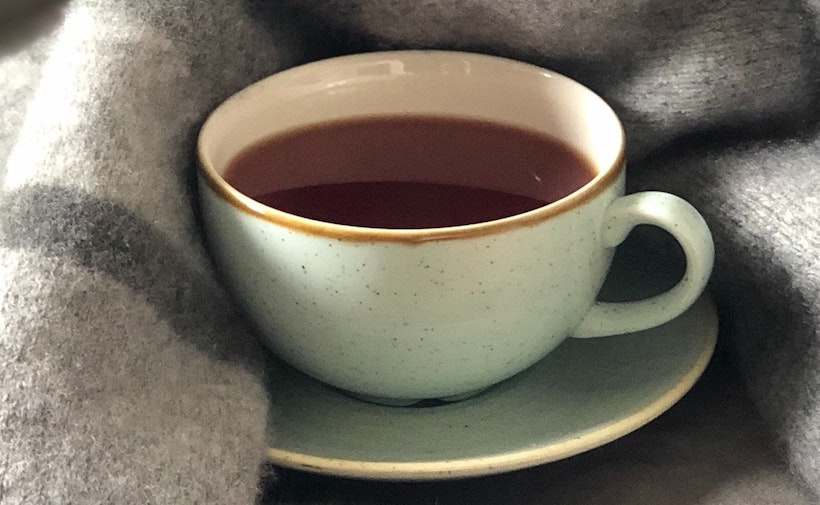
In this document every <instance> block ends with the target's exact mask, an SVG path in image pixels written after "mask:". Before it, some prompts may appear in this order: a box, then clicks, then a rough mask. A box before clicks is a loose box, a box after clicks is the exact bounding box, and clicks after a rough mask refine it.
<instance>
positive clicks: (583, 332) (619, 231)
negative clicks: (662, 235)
mask: <svg viewBox="0 0 820 505" xmlns="http://www.w3.org/2000/svg"><path fill="white" fill-rule="evenodd" d="M639 224H651V225H654V226H658V227H660V228H662V229H664V230H666V231H668V232H669V233H670V234H672V236H673V237H674V238H675V240H677V241H678V242H679V243H680V245H681V247H682V248H683V252H684V254H685V255H686V271H685V272H684V274H683V278H682V279H681V280H680V282H678V283H677V284H676V285H675V286H674V287H673V288H672V289H670V290H669V291H666V292H664V293H661V294H660V295H657V296H653V297H651V298H647V299H645V300H639V301H635V302H623V303H607V302H595V304H594V305H593V306H592V308H591V309H590V310H589V312H587V314H586V316H585V317H584V319H583V321H581V324H580V325H579V326H578V327H577V328H576V329H575V332H574V334H573V337H576V338H591V337H604V336H607V335H618V334H621V333H631V332H635V331H641V330H645V329H648V328H652V327H655V326H659V325H661V324H663V323H665V322H667V321H670V320H672V319H674V318H676V317H677V316H679V315H680V314H682V313H683V312H684V311H685V310H686V309H688V308H689V306H691V305H692V304H693V303H694V302H695V300H697V299H698V297H699V296H700V294H701V293H702V292H703V290H704V288H705V287H706V283H707V282H708V280H709V275H710V274H711V273H712V265H713V264H714V257H715V246H714V242H713V241H712V234H711V233H710V232H709V227H708V226H707V225H706V222H705V221H704V220H703V217H702V216H701V215H700V214H699V213H698V211H697V210H695V208H694V207H692V206H691V205H690V204H689V203H688V202H686V201H685V200H683V199H682V198H679V197H677V196H674V195H670V194H669V193H661V192H658V191H647V192H644V193H636V194H632V195H628V196H622V197H620V198H618V199H616V200H615V201H614V202H612V204H611V205H610V206H609V208H607V210H606V213H605V215H604V219H603V224H602V230H601V231H602V233H601V242H602V244H603V246H604V247H615V246H617V245H618V244H620V243H621V242H623V241H624V239H626V236H627V235H628V234H629V232H630V231H631V230H632V228H634V227H635V226H637V225H639Z"/></svg>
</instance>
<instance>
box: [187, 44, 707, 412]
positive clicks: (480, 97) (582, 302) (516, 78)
mask: <svg viewBox="0 0 820 505" xmlns="http://www.w3.org/2000/svg"><path fill="white" fill-rule="evenodd" d="M388 113H389V114H397V113H401V114H405V113H412V114H427V113H429V114H438V115H442V114H443V115H450V116H461V117H472V118H480V119H492V120H495V121H501V122H506V123H511V124H515V125H519V126H522V127H526V128H535V129H537V130H539V131H542V132H544V133H548V134H550V135H553V136H555V137H558V138H560V139H562V140H563V141H565V142H567V143H569V144H571V145H574V146H575V147H577V148H578V149H579V150H580V151H582V152H583V153H585V154H586V156H587V157H588V158H589V159H590V160H591V161H593V162H594V165H595V167H596V170H597V172H598V173H597V176H596V177H595V178H594V179H593V181H592V182H590V183H589V184H587V185H586V186H584V187H583V188H581V189H580V190H578V191H576V192H575V193H573V194H571V195H569V196H567V197H566V198H563V199H561V200H559V201H558V202H555V203H554V204H550V205H547V206H545V207H542V208H540V209H536V210H534V211H531V212H528V213H524V214H520V215H518V216H513V217H510V218H505V219H500V220H497V221H492V222H488V223H479V224H474V225H467V226H458V227H451V228H437V229H428V230H384V229H368V228H356V227H350V226H342V225H333V224H329V223H322V222H318V221H313V220H309V219H305V218H301V217H298V216H293V215H290V214H286V213H284V212H280V211H277V210H275V209H271V208H267V207H265V206H263V205H261V204H258V203H256V202H254V201H253V200H251V199H249V198H247V197H245V196H244V195H241V194H239V193H238V192H237V191H236V190H234V189H233V188H231V187H230V186H228V185H227V184H226V183H225V182H224V180H222V179H221V177H220V173H221V171H224V169H225V166H226V163H227V161H228V160H229V159H230V158H231V157H232V156H234V155H235V154H236V153H237V152H238V151H239V150H241V149H242V148H243V147H245V146H247V145H249V144H250V143H252V142H254V141H255V140H258V139H261V138H264V137H265V136H268V135H270V134H272V133H275V132H277V131H284V130H287V129H289V128H292V127H294V126H297V125H304V124H310V123H314V122H317V121H322V120H327V119H333V118H338V117H350V116H361V115H367V114H388ZM623 142H624V139H623V130H622V128H621V126H620V123H619V121H618V119H617V117H616V116H615V114H614V113H613V112H612V110H611V109H610V108H609V107H608V106H607V105H606V103H604V102H603V100H601V99H600V98H599V97H598V96H597V95H595V94H594V93H592V92H591V91H589V90H588V89H587V88H585V87H583V86H581V85H580V84H578V83H576V82H574V81H572V80H570V79H568V78H566V77H563V76H560V75H558V74H555V73H552V72H548V71H546V70H543V69H539V68H537V67H533V66H530V65H525V64H522V63H518V62H513V61H510V60H504V59H500V58H493V57H488V56H480V55H471V54H464V53H451V52H420V51H408V52H389V53H374V54H366V55H356V56H350V57H344V58H338V59H333V60H327V61H324V62H318V63H313V64H309V65H306V66H304V67H299V68H295V69H291V70H288V71H286V72H283V73H281V74H277V75H274V76H271V77H269V78H267V79H265V80H263V81H261V82H259V83H257V84H255V85H253V86H251V87H250V88H248V89H246V90H245V91H242V92H241V93H239V94H238V95H236V96H235V97H233V98H231V99H229V100H228V101H227V102H226V103H225V104H223V105H222V106H220V107H219V108H218V109H217V110H216V111H214V113H213V114H212V115H211V117H210V118H209V119H208V121H207V122H206V124H205V125H204V127H203V129H202V133H201V135H200V146H199V147H200V158H201V161H202V170H201V172H200V182H201V188H202V190H201V192H200V193H201V198H202V208H203V217H204V221H205V223H206V227H207V235H208V238H209V242H210V245H211V251H212V253H213V255H214V258H215V260H216V262H217V264H218V265H219V266H220V268H221V269H222V271H223V273H224V274H225V278H226V280H227V282H228V283H229V284H230V285H231V287H232V289H233V292H234V293H235V295H236V296H237V298H238V299H239V301H240V302H241V303H242V304H243V305H244V307H245V309H246V311H247V312H248V314H249V315H250V316H251V317H252V319H253V320H254V321H255V322H256V323H257V325H258V326H259V327H260V328H261V329H262V330H263V331H264V333H265V336H266V339H267V342H268V344H269V345H270V346H271V348H272V349H273V350H274V351H275V352H276V353H277V354H278V355H279V356H281V357H282V358H283V359H285V360H286V361H287V362H288V363H290V364H292V365H293V366H295V367H296V368H298V369H300V370H302V371H304V372H306V373H308V374H310V375H312V376H313V377H316V378H318V379H320V380H322V381H325V382H327V383H329V384H332V385H334V386H337V387H340V388H343V389H346V390H349V391H352V392H355V393H358V394H361V395H367V396H369V397H376V398H387V399H391V401H396V400H398V401H413V400H415V399H419V398H441V397H451V396H458V395H464V394H466V393H470V392H473V391H477V390H481V389H483V388H486V387H488V386H490V385H492V384H495V383H497V382H499V381H501V380H504V379H506V378H508V377H510V376H512V375H514V374H516V373H518V372H520V371H522V370H525V369H526V368H528V367H529V366H531V365H532V364H534V363H536V362H537V361H538V360H540V359H541V358H542V357H543V356H544V355H546V354H547V353H548V352H550V351H551V350H552V349H554V348H555V347H556V346H557V345H558V344H560V343H561V342H562V341H563V340H564V339H566V338H567V337H568V336H570V335H573V336H576V337H590V336H601V335H606V334H613V333H622V332H625V331H634V330H637V329H641V328H646V327H649V326H654V325H657V324H660V323H662V322H664V321H667V320H669V319H671V318H672V317H675V316H676V315H678V314H680V313H681V312H682V311H683V310H685V309H686V308H687V307H688V306H689V305H690V304H691V303H692V302H693V301H694V300H695V299H696V298H697V296H698V295H699V294H700V293H701V291H702V289H703V287H704V285H705V283H706V280H707V278H708V276H709V273H710V271H711V266H712V256H713V250H712V242H711V236H710V235H709V231H708V229H707V227H706V225H705V223H704V222H703V219H702V218H701V217H700V215H699V214H698V213H697V212H696V211H695V210H694V209H693V208H692V207H691V206H690V205H689V204H687V203H686V202H684V201H683V200H681V199H679V198H677V197H674V196H672V195H668V194H663V193H642V194H638V195H630V196H628V197H622V196H621V195H623V188H624V161H623ZM300 168H301V167H294V169H293V170H292V171H289V172H287V173H281V174H276V175H277V176H276V177H271V178H270V179H268V181H269V182H268V184H274V186H272V187H270V188H266V189H265V191H262V190H261V189H260V192H266V191H267V190H272V189H285V188H287V187H294V186H300V185H305V184H319V183H325V182H342V181H355V180H427V181H432V182H440V183H451V184H452V183H465V181H467V180H469V179H467V177H468V175H469V173H470V167H454V168H453V170H452V171H450V172H447V173H425V172H424V167H419V173H414V174H398V173H396V174H394V173H390V172H389V167H388V168H385V170H384V171H383V172H379V173H374V174H369V173H360V172H359V171H358V170H359V167H357V166H356V165H355V164H341V165H340V166H339V167H330V168H329V169H328V170H326V171H325V172H323V173H306V171H304V170H301V169H300ZM514 177H530V178H532V177H535V179H536V180H538V181H540V180H541V179H539V178H538V177H537V174H515V173H514V172H513V171H504V170H501V169H500V170H499V173H498V175H497V177H495V178H494V179H491V180H486V181H482V186H483V187H486V188H488V189H498V190H502V191H503V190H508V189H509V188H507V187H506V185H507V184H510V181H511V179H512V178H514ZM544 183H547V182H544ZM531 184H532V183H530V185H531ZM515 187H520V185H517V186H515ZM642 223H647V224H654V225H657V226H660V227H662V228H664V229H666V230H668V231H669V232H670V233H671V234H672V235H673V236H675V237H676V238H677V239H678V241H679V242H680V243H681V245H682V247H683V250H684V251H685V253H686V255H687V259H688V270H687V273H686V275H685V276H684V277H683V279H682V281H681V282H680V283H679V284H678V285H677V286H676V287H675V288H673V289H671V290H670V291H668V292H667V293H664V294H663V295H660V296H658V297H655V298H652V299H650V300H645V301H642V302H637V303H630V304H601V303H595V297H596V294H597V292H598V290H599V288H600V286H601V283H602V282H603V279H604V276H605V274H606V272H607V269H608V267H609V263H610V260H611V257H612V253H613V251H614V249H613V247H614V246H616V245H617V244H618V243H619V242H621V241H622V240H623V239H624V237H625V236H626V235H627V233H628V232H629V231H630V230H631V229H632V227H634V226H635V225H637V224H642Z"/></svg>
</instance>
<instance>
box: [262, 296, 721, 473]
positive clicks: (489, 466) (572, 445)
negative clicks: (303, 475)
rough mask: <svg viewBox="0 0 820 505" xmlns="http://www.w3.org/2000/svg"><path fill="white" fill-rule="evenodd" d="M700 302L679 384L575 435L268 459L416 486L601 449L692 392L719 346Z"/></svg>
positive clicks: (710, 307)
mask: <svg viewBox="0 0 820 505" xmlns="http://www.w3.org/2000/svg"><path fill="white" fill-rule="evenodd" d="M702 303H704V307H703V311H704V315H703V318H704V320H705V319H706V318H707V317H708V318H709V320H710V323H709V325H708V330H707V331H708V335H706V334H705V333H706V332H704V337H703V339H704V343H703V349H701V351H700V353H699V354H698V356H697V358H696V359H695V360H693V362H692V364H691V365H690V367H689V369H688V371H687V372H686V373H685V374H684V375H683V376H682V377H681V378H680V380H679V381H678V382H677V383H676V384H675V385H674V386H673V387H671V388H670V389H669V390H667V391H666V392H664V393H663V394H661V395H659V396H658V397H657V398H655V399H654V400H653V401H652V402H650V403H648V404H647V405H646V406H644V407H643V408H641V409H640V410H638V411H636V412H633V413H631V414H630V415H628V416H625V417H621V418H618V419H615V420H614V421H612V422H610V423H608V424H604V425H601V426H599V427H597V428H593V429H590V430H588V431H587V432H585V433H582V434H579V436H576V437H572V438H569V439H567V440H564V441H561V442H558V443H549V444H546V445H543V446H539V447H534V448H530V449H525V450H516V451H512V452H507V453H498V454H493V455H489V456H481V457H472V458H463V459H452V460H431V461H412V462H408V461H395V462H392V461H368V460H355V459H342V458H329V457H325V456H316V455H311V454H303V453H299V452H294V451H288V450H283V449H276V448H274V447H268V448H267V450H266V456H267V459H268V461H269V462H271V463H273V464H276V465H280V466H283V467H287V468H291V469H296V470H304V471H307V472H311V473H320V474H325V475H333V476H338V477H352V478H365V479H371V480H402V481H414V480H439V479H451V478H458V477H477V476H482V475H493V474H498V473H503V472H509V471H513V470H519V469H522V468H529V467H533V466H536V465H540V464H544V463H550V462H553V461H558V460H561V459H565V458H568V457H570V456H574V455H576V454H580V453H582V452H586V451H588V450H591V449H594V448H597V447H600V446H602V445H605V444H607V443H609V442H612V441H614V440H617V439H618V438H621V437H623V436H625V435H628V434H629V433H632V432H633V431H635V430H637V429H638V428H641V427H643V426H645V425H646V424H648V423H650V422H651V421H653V420H654V419H656V418H657V417H658V416H660V415H661V414H663V413H664V412H666V411H667V410H669V409H670V408H671V407H672V406H673V405H674V404H676V403H677V402H678V401H679V400H680V399H681V398H683V396H684V395H685V394H686V393H687V392H689V390H690V389H692V387H693V386H694V385H695V383H696V382H697V380H698V379H699V378H700V376H701V375H702V374H703V372H704V370H705V369H706V366H707V365H708V364H709V361H710V360H711V358H712V355H713V354H714V350H715V345H716V343H717V337H718V315H717V308H716V306H715V302H714V300H713V299H712V297H711V296H709V295H708V294H704V295H702Z"/></svg>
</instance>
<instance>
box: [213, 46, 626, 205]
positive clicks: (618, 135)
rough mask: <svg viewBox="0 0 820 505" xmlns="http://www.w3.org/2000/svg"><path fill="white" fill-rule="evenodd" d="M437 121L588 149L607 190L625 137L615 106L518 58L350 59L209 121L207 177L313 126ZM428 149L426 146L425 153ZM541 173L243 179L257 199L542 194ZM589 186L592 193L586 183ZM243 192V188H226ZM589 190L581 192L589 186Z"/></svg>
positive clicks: (293, 79)
mask: <svg viewBox="0 0 820 505" xmlns="http://www.w3.org/2000/svg"><path fill="white" fill-rule="evenodd" d="M396 115H412V116H437V117H450V118H461V119H474V120H481V121H490V122H493V123H500V124H504V125H509V126H515V127H520V128H525V129H528V130H531V131H535V132H538V133H542V134H546V135H549V136H551V137H553V138H555V139H557V140H559V141H561V142H562V143H564V144H567V145H569V146H570V147H572V148H574V149H575V150H576V151H578V152H579V153H581V154H582V155H583V157H584V158H586V159H587V160H588V162H589V165H590V167H591V168H592V169H593V171H594V172H595V174H596V175H595V177H594V179H593V180H592V182H590V183H589V184H587V186H594V185H596V184H600V183H601V182H600V181H601V180H602V179H605V178H606V175H607V173H608V172H610V171H614V170H617V169H618V167H619V165H620V164H621V160H622V156H623V147H624V134H623V129H622V127H621V124H620V122H619V120H618V118H617V117H616V115H615V113H614V112H613V111H612V109H611V108H610V107H609V106H608V105H607V104H606V103H605V102H604V101H603V100H602V99H601V98H600V97H599V96H597V95H596V94H595V93H593V92H592V91H591V90H589V89H588V88H586V87H584V86H583V85H581V84H579V83H577V82H575V81H573V80H571V79H569V78H567V77H564V76H562V75H559V74H556V73H553V72H550V71H547V70H544V69H541V68H538V67H535V66H532V65H528V64H525V63H521V62H516V61H513V60H507V59H503V58H497V57H491V56H485V55H478V54H469V53H460V52H447V51H393V52H383V53H369V54H361V55H354V56H346V57H340V58H334V59H330V60H324V61H320V62H315V63H311V64H307V65H303V66H301V67H296V68H293V69H290V70H287V71H284V72H280V73H278V74H275V75H273V76H271V77H268V78H266V79H264V80H262V81H259V82H258V83H256V84H253V85H251V86H250V87H248V88H246V89H245V90H243V91H241V92H239V93H238V94H236V95H235V96H233V97H232V98H230V99H229V100H227V101H226V102H225V103H223V104H222V105H221V106H220V107H219V108H217V109H216V110H215V111H214V112H213V113H212V114H211V116H210V117H209V118H208V120H207V121H206V123H205V125H204V126H203V128H202V131H201V133H200V138H199V151H200V158H201V161H202V165H203V170H204V171H205V173H206V176H210V177H214V178H216V179H218V180H219V181H218V182H219V184H225V185H227V184H226V183H225V181H224V179H222V177H223V176H224V175H225V170H226V168H227V167H228V166H229V162H230V161H231V160H232V159H233V158H234V157H236V156H237V155H238V154H239V153H240V152H241V151H242V150H243V149H245V148H247V147H248V146H250V145H252V144H255V143H256V142H259V141H261V140H263V139H265V138H267V137H270V136H273V135H277V134H281V133H284V132H288V131H291V130H294V129H298V128H304V127H308V126H310V125H315V124H321V123H327V122H331V121H340V120H349V119H351V118H359V117H367V116H396ZM420 148H423V147H420ZM534 178H535V179H538V178H539V174H533V173H524V172H520V173H517V172H516V171H515V170H506V169H505V170H500V169H499V170H492V169H486V170H480V171H478V172H477V171H476V170H475V169H474V167H470V166H464V165H463V164H462V165H458V164H455V165H452V167H451V169H449V170H440V169H438V168H435V169H432V168H425V167H424V166H419V167H413V169H412V170H408V168H407V167H404V166H402V165H401V164H400V163H399V164H393V165H385V166H381V167H379V168H378V169H377V170H374V169H373V168H372V165H370V166H369V167H364V168H363V167H362V166H361V165H359V164H355V163H334V162H332V161H331V162H328V163H323V164H321V166H320V168H318V169H313V170H306V169H305V167H303V166H293V167H290V168H288V169H284V170H280V171H279V172H278V173H276V174H275V175H274V176H269V175H267V174H265V176H260V177H259V178H258V180H247V179H246V180H245V183H246V184H249V185H250V186H252V187H253V188H254V190H255V191H256V192H257V194H262V193H268V192H273V191H278V190H284V189H291V188H296V187H302V186H311V185H317V184H328V183H340V182H367V181H424V182H436V183H442V184H456V185H468V186H478V187H481V188H483V189H491V190H498V191H503V192H508V193H514V194H520V195H524V196H532V197H535V198H537V197H539V196H540V195H538V194H536V193H537V191H538V190H537V188H535V187H534V186H533V185H532V181H533V179H534ZM585 188H586V187H585ZM237 189H238V190H239V192H240V193H241V192H243V191H242V190H243V188H229V189H228V190H229V191H236V190H237ZM582 189H583V188H582Z"/></svg>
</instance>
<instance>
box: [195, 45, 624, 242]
mask: <svg viewBox="0 0 820 505" xmlns="http://www.w3.org/2000/svg"><path fill="white" fill-rule="evenodd" d="M413 55H425V56H432V55H436V56H439V57H448V56H449V57H459V58H464V57H469V58H479V59H484V60H487V61H494V62H495V63H497V64H502V65H512V66H514V67H517V69H518V70H519V71H525V72H528V73H537V74H541V75H544V74H545V73H547V74H548V75H549V76H550V77H559V78H563V79H567V80H569V81H571V82H572V83H573V84H574V85H576V86H579V87H581V88H584V89H585V90H587V91H588V92H590V93H592V94H593V95H595V96H597V97H598V98H599V99H601V102H602V103H603V104H604V106H606V107H607V108H610V106H609V104H607V103H606V101H605V100H603V99H602V98H601V97H600V96H599V95H597V94H596V93H595V92H593V91H592V90H590V89H589V88H587V87H586V86H584V85H583V84H581V83H579V82H577V81H575V80H573V79H570V78H569V77H566V76H564V75H562V74H560V73H558V72H554V71H552V70H547V69H544V68H542V67H539V66H536V65H532V64H529V63H525V62H522V61H518V60H513V59H509V58H503V57H499V56H490V55H484V54H480V53H470V52H464V51H441V50H398V51H378V52H370V53H361V54H352V55H346V56H337V57H334V58H328V59H323V60H318V61H314V62H311V63H306V64H303V65H299V66H296V67H292V68H289V69H286V70H283V71H281V72H277V73H274V74H272V75H270V76H268V77H265V78H264V79H261V80H259V81H256V82H254V83H253V84H250V85H249V86H247V87H245V88H244V89H242V90H240V91H239V92H237V93H235V94H234V95H232V96H231V97H229V98H228V99H227V100H225V101H224V102H222V103H221V104H220V105H219V106H217V107H216V108H215V109H214V110H213V111H211V112H210V113H209V115H208V117H207V118H206V120H205V122H204V123H203V125H202V127H201V128H200V131H199V135H198V139H197V158H198V169H199V170H198V172H199V175H200V177H201V180H203V181H204V182H205V183H206V184H207V185H208V187H209V188H210V189H211V190H212V191H213V192H214V193H215V194H216V195H217V196H218V197H220V198H222V199H223V200H225V201H226V202H227V203H229V204H230V205H232V206H233V207H235V208H236V209H238V210H240V211H243V212H245V213H247V214H250V215H252V216H255V217H258V218H260V219H263V220H265V221H268V222H271V223H274V224H278V225H281V226H284V227H286V228H290V229H293V230H297V231H300V232H304V233H308V234H311V235H318V236H321V237H326V238H332V239H337V240H343V241H356V242H401V243H410V244H413V243H425V242H431V241H441V240H454V239H463V238H472V237H477V236H483V235H490V234H493V233H499V232H503V231H506V230H510V229H515V228H524V227H529V226H533V225H535V224H537V223H540V222H543V221H546V220H548V219H550V218H553V217H556V216H559V215H562V214H565V213H567V212H569V211H571V210H573V209H575V208H577V207H579V206H580V205H582V204H584V203H586V202H588V201H589V200H591V199H592V198H594V197H595V196H597V195H599V194H600V193H601V192H603V191H604V190H605V189H607V188H608V187H610V186H611V185H612V184H613V183H614V182H615V181H616V180H618V178H619V176H620V175H621V173H622V172H623V171H624V169H625V150H626V149H625V143H626V142H625V139H626V135H625V133H624V129H623V124H622V123H621V121H620V119H619V118H618V117H617V114H615V112H614V111H612V114H613V116H614V117H615V120H616V123H617V125H618V127H619V129H620V132H619V133H620V146H619V148H618V153H617V155H616V157H615V158H614V160H613V162H612V163H611V164H610V166H608V167H604V168H603V169H602V170H600V171H599V172H598V173H597V175H596V176H595V177H594V178H593V179H592V180H591V181H589V182H588V183H587V184H585V185H584V186H582V187H581V188H579V189H577V190H575V191H573V192H572V193H570V194H569V195H566V196H564V197H563V198H560V199H558V200H556V201H554V202H551V203H548V204H546V205H543V206H541V207H538V208H536V209H533V210H530V211H527V212H523V213H520V214H515V215H512V216H508V217H504V218H500V219H495V220H492V221H484V222H479V223H470V224H465V225H458V226H448V227H440V228H413V229H398V228H396V229H393V228H368V227H362V226H352V225H345V224H338V223H331V222H326V221H319V220H315V219H310V218H307V217H302V216H299V215H296V214H291V213H288V212H284V211H281V210H278V209H276V208H273V207H269V206H267V205H265V204H262V203H260V202H257V201H256V200H254V199H253V198H251V197H249V196H247V195H245V194H244V193H242V192H240V191H239V190H237V189H235V188H234V187H233V186H231V185H230V184H229V183H228V182H227V181H225V179H224V178H223V177H222V176H221V175H220V174H219V173H218V172H217V170H216V168H215V167H214V166H213V163H212V162H211V160H210V158H209V157H208V156H207V155H206V145H205V136H206V133H207V130H208V128H209V126H210V125H211V124H213V123H214V122H215V121H216V119H215V116H216V115H217V113H218V112H219V111H221V110H222V109H223V108H224V107H229V106H231V102H232V101H233V100H236V99H237V98H238V97H239V95H243V94H245V93H247V92H249V91H253V90H258V89H259V88H262V87H264V86H266V85H269V81H271V80H274V79H277V78H278V77H279V76H282V75H283V74H290V73H294V72H300V71H304V70H308V69H315V68H316V67H319V66H323V65H327V64H329V63H333V64H339V63H347V64H351V65H355V64H357V63H361V62H364V61H367V60H370V59H373V58H386V57H402V56H405V57H408V56H410V57H412V56H413ZM610 111H611V108H610Z"/></svg>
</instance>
